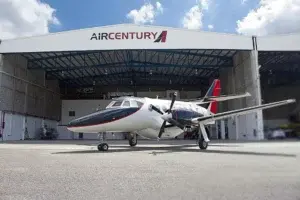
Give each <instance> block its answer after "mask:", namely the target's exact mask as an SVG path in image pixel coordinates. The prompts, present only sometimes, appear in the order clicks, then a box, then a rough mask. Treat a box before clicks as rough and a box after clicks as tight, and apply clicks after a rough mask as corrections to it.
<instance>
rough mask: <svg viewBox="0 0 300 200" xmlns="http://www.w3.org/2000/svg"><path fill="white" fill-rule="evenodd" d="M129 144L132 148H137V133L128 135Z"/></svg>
mask: <svg viewBox="0 0 300 200" xmlns="http://www.w3.org/2000/svg"><path fill="white" fill-rule="evenodd" d="M128 143H129V145H130V146H131V147H135V146H136V145H137V135H136V133H129V134H128Z"/></svg>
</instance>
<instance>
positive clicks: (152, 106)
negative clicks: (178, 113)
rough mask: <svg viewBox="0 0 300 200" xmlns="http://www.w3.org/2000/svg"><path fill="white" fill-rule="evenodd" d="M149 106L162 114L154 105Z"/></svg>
mask: <svg viewBox="0 0 300 200" xmlns="http://www.w3.org/2000/svg"><path fill="white" fill-rule="evenodd" d="M151 108H152V109H153V110H155V111H156V112H158V113H159V114H162V115H163V114H164V113H163V112H162V111H161V110H160V109H158V108H157V107H155V106H154V105H152V104H151Z"/></svg>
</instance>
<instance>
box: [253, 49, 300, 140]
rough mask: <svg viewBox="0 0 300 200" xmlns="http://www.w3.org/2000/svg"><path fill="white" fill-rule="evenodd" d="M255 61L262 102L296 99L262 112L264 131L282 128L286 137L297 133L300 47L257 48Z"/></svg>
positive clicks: (295, 135) (299, 110)
mask: <svg viewBox="0 0 300 200" xmlns="http://www.w3.org/2000/svg"><path fill="white" fill-rule="evenodd" d="M259 64H260V65H261V67H260V76H261V88H262V89H261V90H262V100H263V102H264V103H268V102H272V101H280V100H283V99H288V98H295V99H296V103H295V104H290V105H288V106H283V107H279V108H277V109H270V110H266V111H264V112H263V115H264V124H265V127H264V129H265V132H266V134H267V133H268V132H269V131H268V130H272V129H277V128H283V129H285V130H286V131H287V132H286V137H299V136H300V135H299V133H300V92H299V91H300V51H260V52H259ZM297 127H298V128H297ZM297 132H298V133H297ZM266 137H268V136H267V135H266Z"/></svg>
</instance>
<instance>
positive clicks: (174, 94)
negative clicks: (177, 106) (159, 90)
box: [168, 92, 177, 113]
mask: <svg viewBox="0 0 300 200" xmlns="http://www.w3.org/2000/svg"><path fill="white" fill-rule="evenodd" d="M176 96H177V93H176V92H174V93H173V98H172V102H171V105H170V109H169V110H168V113H170V112H171V109H172V108H173V105H174V102H175V100H176Z"/></svg>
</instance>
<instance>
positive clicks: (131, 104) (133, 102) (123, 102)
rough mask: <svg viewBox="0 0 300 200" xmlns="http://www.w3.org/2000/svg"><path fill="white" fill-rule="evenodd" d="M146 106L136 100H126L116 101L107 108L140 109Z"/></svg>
mask: <svg viewBox="0 0 300 200" xmlns="http://www.w3.org/2000/svg"><path fill="white" fill-rule="evenodd" d="M143 105H144V103H143V102H142V101H139V100H135V99H124V100H114V101H112V102H110V104H108V106H107V107H106V108H116V107H119V108H120V107H121V108H123V107H124V108H128V107H130V108H140V107H142V106H143Z"/></svg>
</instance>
